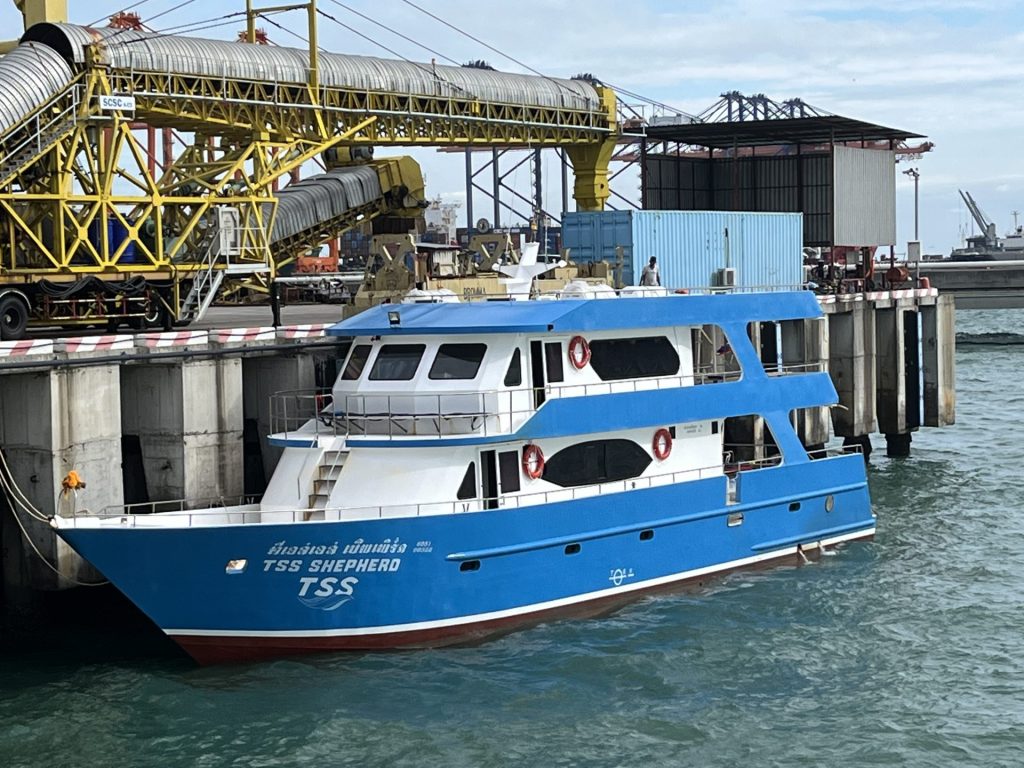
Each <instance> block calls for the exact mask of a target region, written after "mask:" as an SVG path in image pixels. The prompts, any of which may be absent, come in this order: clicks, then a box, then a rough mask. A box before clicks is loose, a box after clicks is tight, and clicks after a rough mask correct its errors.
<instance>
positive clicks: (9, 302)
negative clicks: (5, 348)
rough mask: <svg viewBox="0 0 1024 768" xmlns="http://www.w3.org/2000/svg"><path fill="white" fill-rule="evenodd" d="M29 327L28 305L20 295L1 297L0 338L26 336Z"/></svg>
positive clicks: (14, 338)
mask: <svg viewBox="0 0 1024 768" xmlns="http://www.w3.org/2000/svg"><path fill="white" fill-rule="evenodd" d="M27 327H28V307H27V306H25V302H24V301H22V300H21V299H20V298H19V297H18V296H4V297H2V298H0V340H2V341H17V340H18V339H21V338H24V336H25V329H26V328H27Z"/></svg>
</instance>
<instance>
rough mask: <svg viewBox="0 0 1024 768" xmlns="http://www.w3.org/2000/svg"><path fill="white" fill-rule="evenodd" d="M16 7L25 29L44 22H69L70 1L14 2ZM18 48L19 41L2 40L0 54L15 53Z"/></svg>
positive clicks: (27, 0) (18, 0)
mask: <svg viewBox="0 0 1024 768" xmlns="http://www.w3.org/2000/svg"><path fill="white" fill-rule="evenodd" d="M14 5H15V6H17V8H18V10H19V11H21V18H22V20H23V22H24V24H23V28H24V29H28V28H29V27H31V26H32V25H33V24H41V23H43V22H44V21H56V22H60V21H67V20H68V0H14ZM17 46H18V41H17V40H0V54H4V53H7V52H9V51H13V50H14V49H15V48H16V47H17Z"/></svg>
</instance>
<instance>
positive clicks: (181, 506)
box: [72, 446, 860, 528]
mask: <svg viewBox="0 0 1024 768" xmlns="http://www.w3.org/2000/svg"><path fill="white" fill-rule="evenodd" d="M813 453H814V454H816V456H813V458H818V459H825V458H836V457H840V456H848V455H854V454H857V453H860V450H859V446H849V447H843V448H826V449H822V450H818V451H814V452H813ZM727 458H728V457H727V456H725V457H723V462H722V463H719V464H714V465H710V466H705V467H695V468H691V469H685V470H679V471H676V472H667V473H663V474H658V475H648V476H641V477H634V478H629V479H626V480H615V481H612V482H607V483H593V484H591V485H581V486H577V487H573V488H557V489H553V490H548V491H538V492H535V493H524V494H517V495H509V496H499V497H496V498H491V499H488V498H479V497H478V498H475V499H467V500H463V501H442V502H427V503H421V504H390V505H379V506H357V507H327V508H315V509H314V508H309V509H294V510H292V509H289V510H274V509H262V510H254V509H252V508H251V504H253V503H254V502H250V503H249V504H250V506H248V507H246V506H244V505H239V506H238V507H234V508H232V506H231V505H230V504H223V503H219V502H220V501H221V500H218V503H217V506H215V507H211V508H207V509H196V508H194V505H195V504H196V503H197V502H195V501H189V502H185V501H172V502H155V503H156V504H166V505H169V506H170V507H171V509H168V510H165V511H166V512H170V513H171V514H174V516H175V522H176V523H178V522H182V523H186V524H187V526H188V527H192V526H193V525H211V524H216V523H219V522H220V521H219V520H216V521H214V522H211V520H212V519H214V518H216V517H217V516H225V515H226V516H229V517H231V518H232V522H233V524H242V525H262V524H281V523H301V522H324V521H341V520H365V519H384V518H402V517H425V516H428V515H450V514H463V513H469V512H480V511H484V510H488V509H519V508H522V507H530V506H536V505H539V504H554V503H558V502H564V501H577V500H580V499H586V498H593V497H596V496H607V495H610V494H616V493H623V492H628V491H633V490H645V489H648V488H657V487H660V486H666V485H674V484H677V483H683V482H692V481H695V480H705V479H708V478H713V477H725V478H726V479H727V480H729V479H730V473H727V472H726V463H725V461H724V459H727ZM780 463H781V457H780V456H769V457H766V458H763V459H758V460H754V461H744V462H742V464H740V465H737V468H736V474H742V473H744V472H751V471H757V470H762V469H769V468H771V467H774V466H778V465H779V464H780ZM736 474H733V475H732V477H733V478H735V476H736ZM243 498H251V497H243ZM145 506H147V505H139V504H135V505H129V506H127V507H120V506H114V507H107V508H105V509H104V510H103V511H102V512H101V513H99V514H93V513H90V512H87V511H76V512H75V513H74V515H73V517H72V519H74V518H97V517H98V518H103V519H111V518H122V520H121V525H123V526H126V527H132V528H133V527H136V526H137V525H139V524H140V520H141V521H142V524H145V521H146V518H148V517H149V515H148V514H140V513H139V512H138V511H137V510H138V508H139V507H145ZM129 510H136V511H129Z"/></svg>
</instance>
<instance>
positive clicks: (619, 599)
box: [170, 528, 875, 665]
mask: <svg viewBox="0 0 1024 768" xmlns="http://www.w3.org/2000/svg"><path fill="white" fill-rule="evenodd" d="M874 533H875V532H874V529H873V528H872V529H868V530H864V531H861V532H858V533H856V534H851V535H847V536H843V537H838V538H836V539H833V540H829V541H822V542H817V543H815V544H813V545H810V546H804V547H801V548H800V549H799V550H797V548H796V547H792V548H791V551H789V552H786V553H773V554H772V556H771V557H769V558H766V559H763V560H758V561H756V562H747V563H743V564H727V565H723V566H721V567H716V568H713V569H707V570H705V571H702V572H700V573H698V574H680V575H678V577H676V578H673V579H672V580H671V581H668V582H665V583H659V584H654V585H649V586H648V585H640V586H638V587H637V588H635V589H631V590H629V591H625V592H618V593H616V594H613V595H605V596H603V597H583V598H581V600H580V602H573V603H570V604H569V605H565V606H559V607H554V608H541V609H537V610H530V611H528V612H526V613H521V614H516V615H514V616H508V617H504V618H495V619H482V620H471V621H467V622H465V623H458V624H446V625H442V626H438V627H432V628H428V629H414V630H398V631H384V632H375V633H365V632H356V633H353V634H334V633H325V634H321V635H302V636H295V635H291V634H288V633H281V634H262V633H258V632H257V633H252V634H249V633H241V634H223V635H218V634H206V633H200V634H173V633H172V634H170V637H171V638H172V639H173V640H174V641H175V642H176V643H177V644H178V645H179V646H180V647H181V648H182V650H184V651H185V652H186V653H188V654H189V656H191V657H192V658H193V659H194V660H195V661H196V662H197V663H199V664H202V665H214V664H237V663H244V662H255V661H264V660H269V659H278V658H284V657H287V656H299V655H306V654H316V653H335V652H353V651H367V652H368V651H397V650H415V649H425V648H443V647H446V646H460V645H473V644H476V643H480V642H484V641H487V640H493V639H495V638H497V637H501V636H503V635H507V634H510V633H512V632H516V631H519V630H523V629H528V628H530V627H533V626H536V625H538V624H542V623H545V622H549V621H555V620H561V619H566V620H567V619H577V620H578V619H589V618H595V617H598V616H605V615H607V614H609V613H612V612H614V611H616V610H618V609H620V608H622V607H624V606H626V605H629V604H630V603H633V602H636V601H637V600H639V599H641V598H643V597H649V596H652V595H657V594H664V593H671V592H677V591H681V590H685V589H687V588H694V587H696V588H699V587H703V586H704V585H705V584H707V583H708V582H709V581H710V580H712V579H715V578H721V577H723V576H725V575H727V574H729V573H734V572H737V571H743V570H754V569H758V568H768V567H773V566H783V565H803V564H806V563H808V562H811V561H814V560H816V559H817V558H818V557H819V556H820V555H821V554H822V553H823V552H825V551H828V550H830V549H833V548H835V547H836V546H837V545H840V544H844V543H848V542H853V541H870V540H872V539H873V538H874Z"/></svg>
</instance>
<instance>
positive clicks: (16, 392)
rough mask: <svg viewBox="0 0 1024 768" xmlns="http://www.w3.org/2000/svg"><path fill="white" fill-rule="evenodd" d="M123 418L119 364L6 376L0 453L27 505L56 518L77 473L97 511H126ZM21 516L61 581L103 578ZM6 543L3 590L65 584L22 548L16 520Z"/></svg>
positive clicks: (9, 522)
mask: <svg viewBox="0 0 1024 768" xmlns="http://www.w3.org/2000/svg"><path fill="white" fill-rule="evenodd" d="M120 416H121V400H120V386H119V375H118V367H117V365H99V366H92V367H87V368H61V369H56V370H49V371H38V372H25V373H16V374H9V375H2V376H0V449H2V450H3V451H4V455H5V457H6V459H7V465H8V467H9V468H10V471H11V474H12V475H13V477H14V480H15V482H16V483H17V484H18V486H19V488H20V489H21V491H22V493H24V495H25V497H26V500H27V502H28V504H30V505H31V506H32V507H33V508H34V509H35V510H38V511H39V512H40V513H41V514H43V515H53V514H54V513H55V512H56V511H57V504H58V497H59V492H60V488H61V480H62V479H63V478H64V477H65V476H66V475H67V473H68V472H70V471H71V470H73V469H74V470H77V471H78V472H79V473H80V474H81V475H82V476H83V477H86V478H88V482H89V483H90V485H91V488H90V498H91V499H92V501H93V504H94V506H95V507H97V508H102V507H108V506H118V505H121V504H123V503H124V496H123V493H122V480H121V418H120ZM0 495H2V494H0ZM0 503H4V504H6V500H2V501H0ZM20 517H21V520H22V522H23V524H24V525H25V526H26V529H27V531H28V533H29V535H30V536H31V537H32V541H33V543H34V544H35V546H36V547H37V548H38V549H39V551H40V552H41V553H42V554H43V555H44V556H45V557H46V558H47V560H48V561H49V562H50V563H51V564H52V565H53V566H54V567H55V568H56V570H57V571H59V572H60V574H61V576H64V577H67V579H77V580H84V581H90V580H95V579H96V578H97V575H96V573H95V571H94V570H93V569H92V568H91V567H89V566H88V565H87V564H86V563H85V562H84V561H83V560H82V559H81V558H79V557H78V556H77V555H76V554H75V553H74V552H73V551H72V550H71V549H70V548H69V547H68V546H67V545H65V544H64V543H63V542H61V541H60V540H59V539H57V538H56V537H55V536H54V535H53V531H51V530H50V528H49V526H48V525H46V524H45V523H42V522H39V521H37V520H34V519H33V518H31V517H30V516H28V515H27V514H21V516H20ZM3 544H4V551H5V553H6V554H5V557H4V562H3V569H4V583H5V585H15V586H18V585H21V586H28V585H31V586H33V587H35V588H44V589H53V588H58V587H61V586H64V584H65V583H66V582H65V579H61V578H60V577H58V575H57V573H55V572H54V571H53V570H51V569H49V568H47V567H46V566H45V565H44V564H43V563H42V562H40V560H39V559H38V558H37V557H36V556H35V555H34V554H33V553H31V552H29V551H28V550H27V549H26V548H25V547H24V546H21V533H20V531H19V530H18V528H17V526H16V525H15V522H14V520H13V519H12V518H11V516H10V515H4V519H3Z"/></svg>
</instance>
